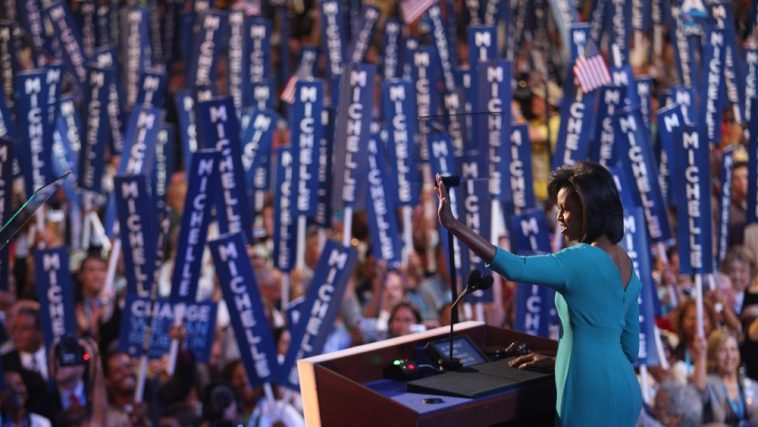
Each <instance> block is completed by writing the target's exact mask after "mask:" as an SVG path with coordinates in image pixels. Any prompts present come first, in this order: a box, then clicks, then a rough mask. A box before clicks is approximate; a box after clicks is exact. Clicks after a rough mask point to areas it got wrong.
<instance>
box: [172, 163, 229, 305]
mask: <svg viewBox="0 0 758 427" xmlns="http://www.w3.org/2000/svg"><path fill="white" fill-rule="evenodd" d="M220 162H221V155H220V154H219V152H218V151H215V150H200V151H198V152H196V153H195V155H194V156H192V165H191V167H190V172H189V174H188V175H189V182H188V184H187V198H186V199H185V201H184V211H183V212H182V223H181V228H180V229H179V230H180V231H179V242H178V243H177V247H176V248H177V249H176V254H177V255H176V260H175V262H174V273H173V275H172V276H171V299H172V300H173V301H185V302H186V301H189V302H192V301H195V298H196V297H197V282H198V280H199V278H200V266H201V262H200V260H201V259H202V257H203V250H204V249H205V239H206V237H207V232H208V224H209V223H210V220H211V218H210V215H211V206H212V205H214V204H215V201H216V199H217V198H218V196H214V193H213V192H212V191H213V190H214V189H217V188H218V181H219V163H220Z"/></svg>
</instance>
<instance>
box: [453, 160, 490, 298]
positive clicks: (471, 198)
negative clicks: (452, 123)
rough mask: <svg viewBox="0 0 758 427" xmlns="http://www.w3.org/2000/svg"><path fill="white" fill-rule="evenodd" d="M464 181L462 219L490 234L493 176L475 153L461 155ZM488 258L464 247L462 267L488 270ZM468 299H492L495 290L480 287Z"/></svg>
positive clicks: (460, 198) (459, 203) (481, 233)
mask: <svg viewBox="0 0 758 427" xmlns="http://www.w3.org/2000/svg"><path fill="white" fill-rule="evenodd" d="M460 164H461V178H462V179H463V181H462V182H461V186H460V187H459V188H460V197H459V199H458V212H459V219H460V220H461V221H462V222H463V223H464V224H466V226H468V227H469V228H471V229H472V230H474V232H475V233H476V234H478V235H480V236H485V238H487V237H488V236H490V234H491V228H492V221H491V218H492V204H491V203H490V200H491V197H490V194H489V180H487V179H486V178H485V173H484V172H483V171H482V170H480V169H479V163H478V160H477V159H476V158H475V157H472V156H464V157H463V158H461V159H460ZM484 264H485V262H484V260H483V259H481V258H480V257H479V256H478V255H477V254H476V253H475V252H474V251H472V250H470V249H469V250H465V249H464V250H463V254H462V256H461V268H462V271H463V272H465V273H466V274H468V271H470V270H473V269H475V268H476V269H479V270H482V271H484V269H485V268H486V267H485V265H484ZM466 298H468V299H466V301H475V302H489V301H492V298H493V297H492V290H491V289H488V290H487V291H484V292H482V291H476V292H475V293H473V294H471V295H470V297H466Z"/></svg>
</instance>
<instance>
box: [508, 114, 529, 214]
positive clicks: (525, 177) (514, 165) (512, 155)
mask: <svg viewBox="0 0 758 427" xmlns="http://www.w3.org/2000/svg"><path fill="white" fill-rule="evenodd" d="M506 147H507V149H506V152H507V153H508V157H507V159H508V164H507V169H506V176H508V177H509V178H507V180H508V183H509V185H510V189H511V190H510V191H511V202H510V203H507V204H506V206H505V208H506V209H505V212H506V213H507V214H508V215H512V214H520V213H523V212H524V211H526V210H528V209H532V208H534V207H535V206H536V203H535V199H534V185H533V180H532V176H533V175H532V144H530V142H529V125H527V124H518V125H517V124H512V125H511V135H510V141H509V144H507V145H506Z"/></svg>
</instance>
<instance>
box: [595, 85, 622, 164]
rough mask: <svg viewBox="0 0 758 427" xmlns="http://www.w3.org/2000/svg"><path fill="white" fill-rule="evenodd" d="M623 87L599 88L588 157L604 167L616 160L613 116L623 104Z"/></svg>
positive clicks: (617, 154)
mask: <svg viewBox="0 0 758 427" xmlns="http://www.w3.org/2000/svg"><path fill="white" fill-rule="evenodd" d="M624 92H625V91H624V90H623V88H621V87H619V86H603V87H601V88H600V95H599V96H598V98H599V99H598V102H599V105H598V109H597V123H598V124H599V126H597V130H596V131H595V135H594V138H593V141H592V146H591V147H590V151H591V154H590V158H591V159H592V160H595V161H596V162H598V163H600V164H601V165H603V166H605V167H610V166H613V165H615V164H616V163H617V162H618V158H619V153H618V151H617V150H616V149H615V148H614V141H615V140H616V139H615V135H614V133H613V116H614V115H615V114H616V112H617V111H618V110H620V109H621V108H622V105H623V94H624Z"/></svg>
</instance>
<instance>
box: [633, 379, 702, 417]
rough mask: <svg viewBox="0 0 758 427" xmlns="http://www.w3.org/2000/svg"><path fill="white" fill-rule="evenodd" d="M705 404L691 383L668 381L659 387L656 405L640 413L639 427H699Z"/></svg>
mask: <svg viewBox="0 0 758 427" xmlns="http://www.w3.org/2000/svg"><path fill="white" fill-rule="evenodd" d="M702 413H703V404H702V403H701V401H700V398H699V396H698V392H697V390H695V388H694V387H693V386H692V385H690V384H682V383H679V382H676V381H667V382H664V383H663V384H661V385H660V386H659V387H658V391H657V393H656V394H655V400H654V405H653V407H652V408H649V410H648V408H646V410H645V411H643V412H642V413H641V414H640V419H639V420H638V421H637V427H698V426H700V425H701V423H700V419H701V417H702Z"/></svg>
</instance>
